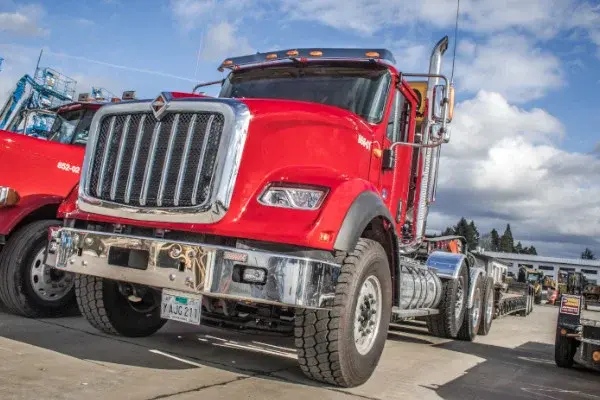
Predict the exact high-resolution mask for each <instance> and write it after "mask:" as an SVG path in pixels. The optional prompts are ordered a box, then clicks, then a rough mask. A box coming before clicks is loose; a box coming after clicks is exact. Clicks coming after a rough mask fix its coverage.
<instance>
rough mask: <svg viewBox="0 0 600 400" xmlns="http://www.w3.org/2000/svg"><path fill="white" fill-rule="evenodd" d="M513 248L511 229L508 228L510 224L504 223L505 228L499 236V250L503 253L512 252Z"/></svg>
mask: <svg viewBox="0 0 600 400" xmlns="http://www.w3.org/2000/svg"><path fill="white" fill-rule="evenodd" d="M514 248H515V241H514V239H513V235H512V231H511V230H510V224H506V229H505V230H504V233H503V234H502V237H501V238H500V251H502V252H504V253H512V252H513V251H514Z"/></svg>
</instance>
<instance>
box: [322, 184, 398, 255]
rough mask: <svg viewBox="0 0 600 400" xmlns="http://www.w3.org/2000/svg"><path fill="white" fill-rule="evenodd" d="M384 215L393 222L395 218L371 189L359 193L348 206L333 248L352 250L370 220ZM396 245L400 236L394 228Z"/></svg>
mask: <svg viewBox="0 0 600 400" xmlns="http://www.w3.org/2000/svg"><path fill="white" fill-rule="evenodd" d="M378 217H382V218H385V219H386V220H388V221H389V222H390V223H393V221H394V218H393V217H392V214H391V213H390V211H389V210H388V208H387V207H386V206H385V204H384V203H383V201H382V200H381V198H380V197H379V196H378V195H377V194H375V193H374V192H371V191H364V192H362V193H361V194H359V195H358V196H357V197H356V199H354V201H353V202H352V204H351V205H350V208H348V212H347V213H346V216H345V217H344V221H343V222H342V225H341V227H340V230H339V232H338V235H337V237H336V239H335V243H334V244H333V248H334V249H336V250H340V251H348V252H349V251H352V250H354V248H355V247H356V244H357V243H358V239H360V235H361V234H362V233H363V232H364V230H365V228H366V227H367V225H369V222H371V221H372V220H373V219H375V218H378ZM392 232H393V234H394V240H395V241H396V243H395V244H396V246H397V245H398V238H397V236H396V231H395V229H392Z"/></svg>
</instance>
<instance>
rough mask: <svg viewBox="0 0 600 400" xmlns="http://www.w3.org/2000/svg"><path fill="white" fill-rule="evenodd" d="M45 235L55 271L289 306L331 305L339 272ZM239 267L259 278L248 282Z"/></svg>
mask: <svg viewBox="0 0 600 400" xmlns="http://www.w3.org/2000/svg"><path fill="white" fill-rule="evenodd" d="M49 237H50V243H49V245H48V251H47V254H46V264H47V265H50V266H52V267H55V268H57V269H59V270H63V271H70V272H74V273H78V274H84V275H93V276H98V277H101V278H107V279H112V280H117V281H123V282H129V283H137V284H141V285H147V286H152V287H155V288H160V289H162V288H165V289H173V290H179V291H182V292H189V293H200V294H205V295H209V296H213V297H220V298H228V299H233V300H246V301H252V302H258V303H267V304H275V305H281V306H289V307H299V308H325V309H326V308H331V306H332V303H333V298H334V297H335V285H336V283H337V280H338V277H339V274H340V269H341V266H340V265H337V264H334V263H329V262H326V261H322V260H315V259H309V258H299V257H293V256H288V255H286V254H280V253H270V252H263V251H255V250H246V249H238V248H234V247H224V246H215V245H209V244H204V243H192V242H182V241H171V240H168V239H158V238H147V237H140V236H130V235H121V234H114V233H104V232H95V231H86V230H81V229H72V228H62V227H52V228H50V232H49ZM245 270H246V271H250V272H255V273H256V274H257V275H255V279H256V276H258V277H260V276H262V275H264V279H263V280H262V282H261V283H248V281H246V280H244V276H245V274H244V271H245ZM257 271H258V272H257ZM260 271H263V272H260ZM263 273H264V274H263ZM249 275H252V274H249Z"/></svg>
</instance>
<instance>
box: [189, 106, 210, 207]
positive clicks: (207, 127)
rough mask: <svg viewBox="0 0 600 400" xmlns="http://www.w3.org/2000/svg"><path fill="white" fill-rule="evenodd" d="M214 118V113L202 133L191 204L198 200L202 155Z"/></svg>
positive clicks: (204, 152) (204, 151)
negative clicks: (202, 137) (202, 139)
mask: <svg viewBox="0 0 600 400" xmlns="http://www.w3.org/2000/svg"><path fill="white" fill-rule="evenodd" d="M214 119H215V116H214V115H211V116H210V118H209V119H208V123H207V124H206V130H205V133H204V138H205V139H204V143H202V151H201V152H200V158H199V159H198V168H196V179H195V181H194V191H193V192H192V204H193V205H196V203H197V202H198V186H199V184H200V181H201V180H202V166H203V161H204V155H205V154H206V146H207V145H208V139H209V135H210V128H211V127H212V123H213V121H214Z"/></svg>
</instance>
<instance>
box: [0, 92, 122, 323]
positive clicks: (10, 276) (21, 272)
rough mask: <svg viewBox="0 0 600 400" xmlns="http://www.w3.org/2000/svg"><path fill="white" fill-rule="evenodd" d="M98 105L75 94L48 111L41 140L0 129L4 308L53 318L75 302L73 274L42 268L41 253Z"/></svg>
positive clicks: (75, 176)
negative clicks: (49, 124) (48, 126)
mask: <svg viewBox="0 0 600 400" xmlns="http://www.w3.org/2000/svg"><path fill="white" fill-rule="evenodd" d="M133 96H134V94H133V92H125V93H124V98H125V99H128V98H131V97H133ZM102 100H103V99H102ZM116 100H118V99H112V101H116ZM104 104H106V102H104V101H96V100H95V99H94V101H92V100H90V98H89V96H86V94H81V95H80V96H79V101H77V102H74V103H69V104H66V105H63V106H60V107H58V108H56V109H52V110H48V112H55V113H56V118H55V120H54V123H53V125H52V128H51V130H50V132H49V136H48V139H47V140H46V139H39V138H34V137H31V136H26V135H23V134H17V133H13V132H9V131H3V130H0V171H1V172H0V302H1V303H3V304H4V306H5V307H6V308H7V309H8V310H9V311H10V312H13V313H15V314H19V315H23V316H27V317H47V316H58V315H62V314H63V313H65V312H70V307H69V305H73V306H74V305H75V298H74V292H73V274H71V273H69V272H62V271H58V270H55V269H52V268H48V267H46V266H45V265H44V263H43V254H44V249H45V248H46V245H47V237H48V235H47V231H48V227H49V226H50V225H55V224H56V223H57V222H58V221H57V220H56V213H57V210H58V206H59V205H60V203H61V202H62V201H63V200H64V198H65V197H66V196H67V194H68V193H69V191H71V190H72V189H73V186H74V185H75V184H76V183H77V182H78V180H79V175H80V172H81V163H82V161H83V155H84V150H85V145H86V143H87V139H88V133H89V129H90V124H91V121H92V117H93V116H94V114H95V113H96V111H98V109H100V107H101V106H102V105H104ZM72 308H75V307H72Z"/></svg>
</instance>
